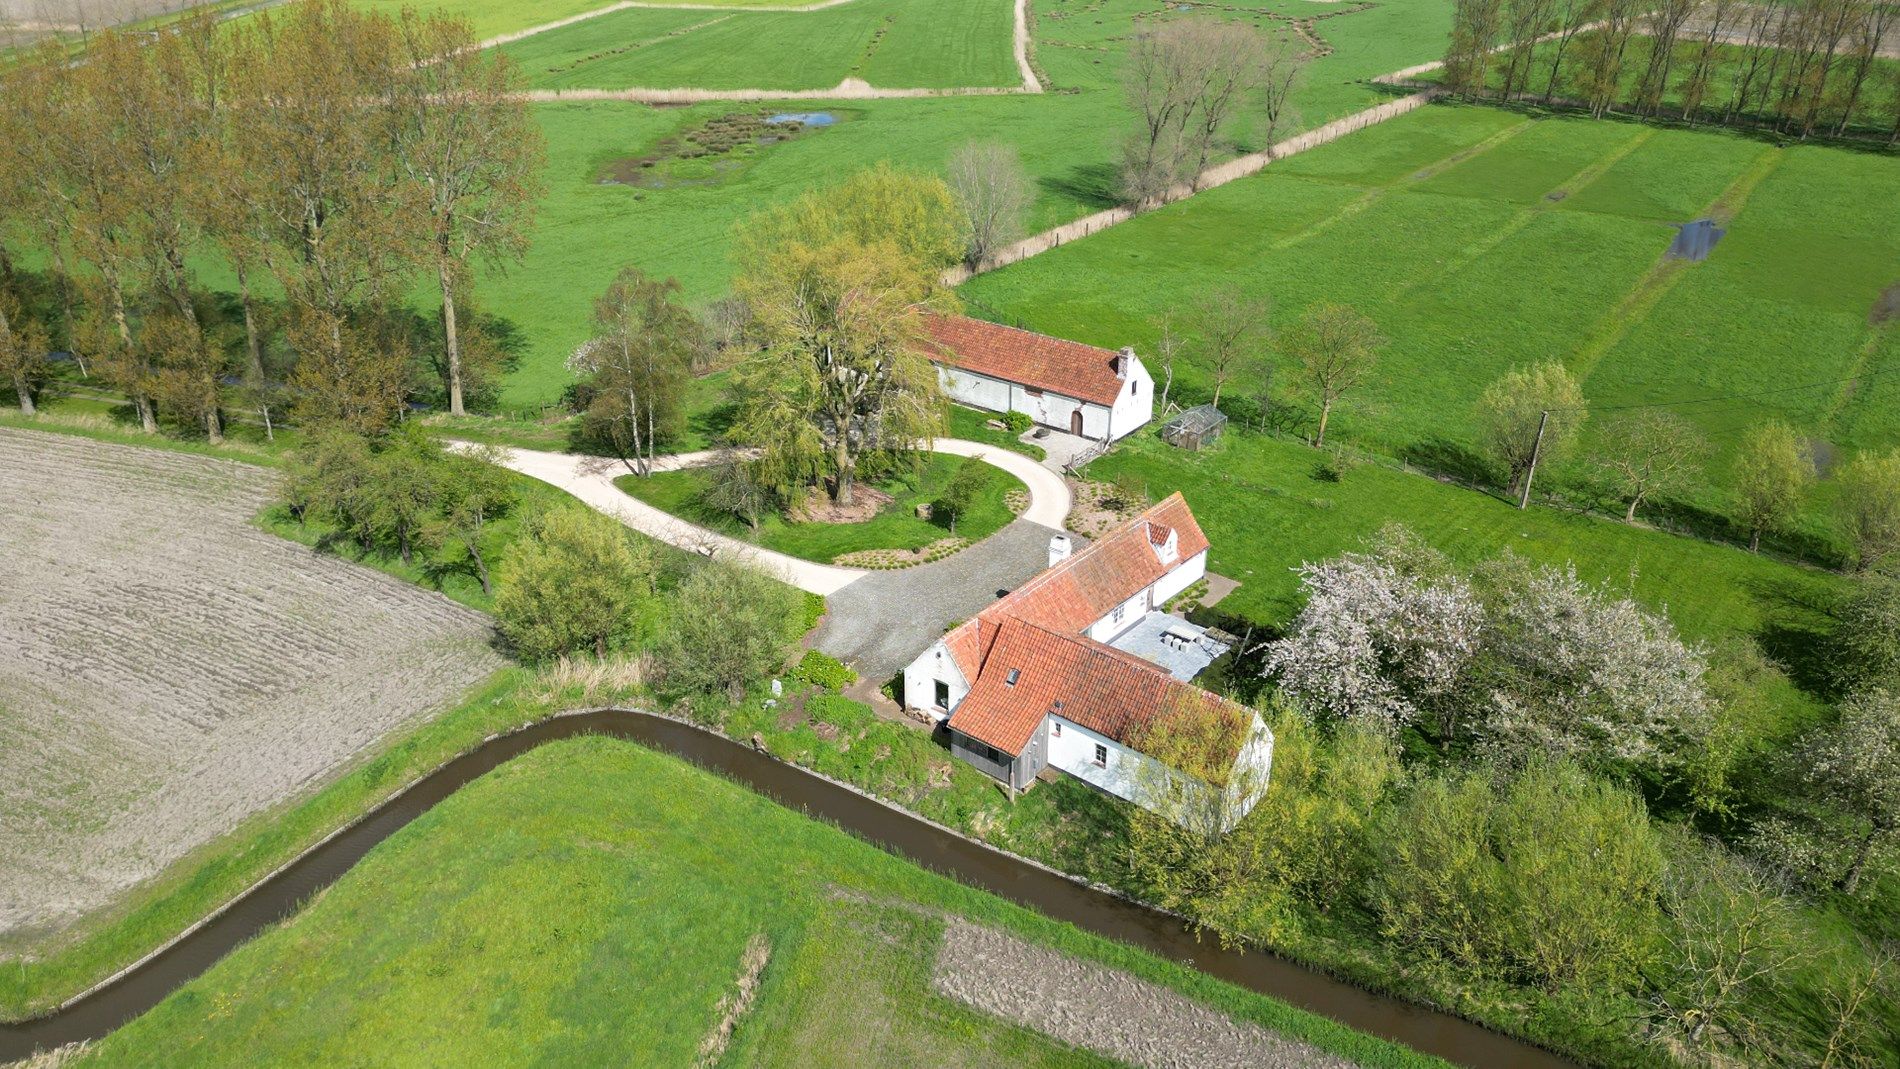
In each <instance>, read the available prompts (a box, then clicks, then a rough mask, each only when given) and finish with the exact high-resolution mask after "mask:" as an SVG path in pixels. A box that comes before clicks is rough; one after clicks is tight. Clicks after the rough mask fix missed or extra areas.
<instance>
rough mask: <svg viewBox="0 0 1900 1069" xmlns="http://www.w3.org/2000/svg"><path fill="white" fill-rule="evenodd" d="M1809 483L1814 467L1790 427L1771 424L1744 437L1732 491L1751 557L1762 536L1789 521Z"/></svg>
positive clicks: (1784, 424) (1780, 527) (1781, 424)
mask: <svg viewBox="0 0 1900 1069" xmlns="http://www.w3.org/2000/svg"><path fill="white" fill-rule="evenodd" d="M1813 483H1814V461H1813V459H1812V458H1811V457H1809V455H1808V452H1807V449H1806V448H1805V447H1804V446H1803V445H1802V444H1801V439H1800V437H1799V436H1798V435H1796V434H1795V432H1794V428H1793V427H1790V426H1788V424H1786V423H1784V422H1782V421H1780V420H1772V421H1770V422H1768V423H1764V424H1762V425H1760V426H1758V427H1756V428H1754V429H1753V430H1750V431H1749V432H1748V436H1747V437H1745V438H1743V439H1742V448H1741V452H1740V455H1739V456H1737V457H1736V460H1735V489H1736V492H1737V493H1739V494H1740V495H1741V499H1742V507H1741V519H1742V523H1743V524H1744V525H1745V526H1746V527H1747V528H1748V550H1749V552H1751V553H1756V552H1760V550H1761V536H1762V535H1764V534H1767V533H1770V532H1774V531H1781V530H1784V529H1785V528H1786V527H1787V526H1788V524H1789V523H1790V522H1791V521H1793V519H1794V517H1795V513H1796V512H1797V511H1798V510H1799V509H1800V507H1801V501H1802V499H1803V498H1805V497H1806V496H1807V493H1808V488H1809V487H1810V486H1811V485H1813Z"/></svg>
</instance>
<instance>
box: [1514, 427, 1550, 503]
mask: <svg viewBox="0 0 1900 1069" xmlns="http://www.w3.org/2000/svg"><path fill="white" fill-rule="evenodd" d="M1549 423H1550V409H1548V408H1546V409H1544V411H1543V413H1542V414H1540V415H1539V416H1538V417H1537V440H1536V441H1535V442H1532V443H1531V466H1530V468H1529V469H1528V470H1526V471H1525V472H1524V493H1523V494H1522V495H1520V496H1519V497H1518V499H1517V507H1518V511H1520V512H1521V511H1523V510H1524V509H1527V508H1530V507H1531V480H1532V479H1535V478H1537V458H1538V457H1539V456H1540V455H1542V454H1543V452H1544V427H1545V426H1546V425H1548V424H1549Z"/></svg>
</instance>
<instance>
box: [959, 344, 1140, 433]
mask: <svg viewBox="0 0 1900 1069" xmlns="http://www.w3.org/2000/svg"><path fill="white" fill-rule="evenodd" d="M925 330H926V335H927V338H928V341H929V346H928V348H929V352H930V358H931V362H932V363H934V364H936V365H937V374H938V378H939V380H940V381H941V382H942V384H943V392H944V393H945V394H946V395H948V396H949V397H950V399H951V400H953V401H957V402H959V403H961V404H965V405H969V406H970V407H972V408H981V409H985V410H988V411H990V412H1021V413H1022V414H1024V415H1026V416H1028V417H1029V418H1030V419H1031V420H1034V421H1035V422H1036V423H1038V424H1041V425H1042V426H1045V427H1054V428H1055V429H1056V430H1059V431H1068V432H1069V433H1070V434H1075V435H1080V436H1081V437H1084V438H1089V439H1093V440H1095V441H1098V442H1112V441H1115V440H1117V439H1119V438H1123V437H1126V436H1127V435H1129V434H1131V433H1133V432H1134V431H1135V430H1136V429H1137V428H1139V427H1141V426H1142V425H1144V424H1146V423H1147V422H1148V421H1149V420H1150V419H1153V418H1154V404H1155V396H1154V395H1155V388H1154V378H1153V377H1152V376H1150V375H1149V374H1148V369H1147V368H1146V367H1145V366H1143V365H1142V362H1141V358H1140V357H1138V356H1136V355H1135V351H1134V350H1133V349H1122V350H1120V351H1119V352H1117V351H1116V350H1113V349H1099V348H1096V347H1095V346H1093V345H1083V344H1082V343H1081V342H1073V341H1067V340H1064V339H1062V338H1051V337H1049V336H1048V335H1046V334H1037V333H1035V332H1034V331H1028V330H1020V329H1018V328H1016V327H1005V326H1002V325H1000V324H997V323H987V322H984V321H983V320H981V319H971V318H969V317H967V316H951V315H934V314H933V315H930V316H929V317H928V318H927V320H926V322H925Z"/></svg>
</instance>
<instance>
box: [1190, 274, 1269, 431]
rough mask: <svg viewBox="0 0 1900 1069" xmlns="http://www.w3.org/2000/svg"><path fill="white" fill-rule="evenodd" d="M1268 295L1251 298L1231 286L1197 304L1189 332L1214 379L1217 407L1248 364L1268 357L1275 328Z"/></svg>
mask: <svg viewBox="0 0 1900 1069" xmlns="http://www.w3.org/2000/svg"><path fill="white" fill-rule="evenodd" d="M1268 308H1269V306H1268V302H1267V299H1266V298H1265V297H1250V296H1248V295H1246V294H1244V293H1242V292H1241V291H1240V290H1238V289H1235V288H1234V287H1232V286H1223V287H1221V288H1219V289H1216V290H1214V291H1213V292H1211V293H1209V294H1208V295H1207V296H1206V297H1204V298H1202V299H1201V301H1200V302H1199V303H1198V304H1196V305H1195V306H1194V310H1193V312H1192V320H1191V321H1190V323H1189V333H1190V335H1191V336H1192V337H1193V339H1194V349H1193V351H1194V353H1195V354H1196V355H1197V356H1198V357H1199V359H1200V363H1201V365H1202V366H1203V367H1204V368H1206V370H1207V376H1208V378H1210V379H1212V380H1213V382H1214V398H1213V403H1214V407H1216V408H1218V407H1220V395H1221V391H1222V390H1224V389H1225V388H1226V386H1227V384H1228V383H1229V382H1231V381H1233V379H1234V378H1235V377H1236V376H1238V375H1240V374H1241V372H1242V371H1243V370H1244V369H1245V368H1246V367H1247V365H1248V364H1250V363H1253V362H1256V361H1259V360H1262V359H1264V358H1265V351H1266V348H1267V346H1268V344H1269V343H1270V342H1271V341H1272V338H1273V330H1272V327H1271V326H1270V325H1269V324H1268V322H1267V313H1268Z"/></svg>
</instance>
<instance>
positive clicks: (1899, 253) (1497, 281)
mask: <svg viewBox="0 0 1900 1069" xmlns="http://www.w3.org/2000/svg"><path fill="white" fill-rule="evenodd" d="M1896 197H1900V157H1896V156H1894V155H1890V154H1877V153H1863V152H1857V151H1851V150H1847V149H1841V148H1832V147H1824V146H1820V145H1794V146H1790V147H1786V148H1781V147H1776V146H1774V145H1773V144H1770V143H1767V142H1763V141H1761V140H1757V139H1753V138H1750V137H1745V136H1740V135H1735V134H1730V133H1718V132H1704V131H1689V130H1682V129H1664V128H1658V127H1655V126H1648V125H1641V124H1637V123H1628V122H1616V121H1604V122H1592V121H1589V120H1586V119H1582V118H1569V117H1549V116H1545V115H1541V114H1539V113H1535V112H1526V111H1521V110H1507V109H1499V108H1488V107H1472V106H1457V105H1450V104H1443V105H1437V106H1434V107H1431V108H1427V109H1424V110H1423V111H1420V112H1416V113H1414V114H1412V115H1409V116H1406V117H1403V118H1401V119H1398V120H1394V121H1392V122H1389V123H1386V124H1384V125H1382V126H1378V127H1374V128H1371V129H1368V130H1364V131H1360V132H1358V133H1356V134H1353V135H1352V136H1351V137H1348V138H1345V139H1343V140H1341V141H1339V142H1336V143H1334V144H1332V145H1329V146H1326V147H1323V148H1320V149H1316V150H1314V151H1312V152H1310V153H1306V154H1303V155H1300V156H1295V157H1292V158H1289V159H1287V160H1284V161H1281V162H1279V163H1276V164H1274V165H1273V166H1272V167H1270V168H1268V169H1267V170H1266V171H1265V172H1264V173H1263V174H1261V175H1259V176H1257V177H1254V178H1250V179H1247V180H1244V181H1241V182H1236V183H1233V184H1231V185H1227V186H1223V187H1221V188H1219V189H1215V190H1212V191H1209V192H1207V193H1203V194H1201V195H1199V196H1196V197H1194V198H1192V199H1190V200H1189V201H1187V202H1185V203H1182V204H1178V205H1174V206H1171V207H1169V208H1166V209H1163V210H1161V211H1158V212H1155V213H1153V214H1150V215H1148V216H1145V217H1143V218H1140V219H1137V220H1135V221H1134V222H1131V223H1129V224H1126V225H1124V226H1120V227H1115V228H1113V229H1111V230H1109V231H1108V232H1106V233H1103V234H1100V235H1096V236H1094V237H1090V238H1088V239H1086V240H1083V241H1080V242H1075V243H1072V244H1069V245H1066V246H1063V247H1062V248H1059V249H1056V250H1054V251H1052V252H1050V253H1047V254H1045V255H1042V256H1039V257H1036V258H1034V259H1032V260H1030V261H1027V262H1025V263H1022V264H1019V265H1016V266H1014V267H1010V268H1006V269H1004V270H1002V271H998V272H994V273H992V274H988V275H984V276H981V277H979V278H977V279H975V280H973V281H972V282H970V283H968V284H967V285H966V286H964V287H963V291H962V292H963V295H964V297H965V298H966V300H967V301H968V303H969V304H970V305H971V306H972V307H973V308H974V309H976V310H977V311H978V312H980V313H981V314H985V315H989V316H992V317H995V318H1000V319H1003V320H1006V321H1010V322H1016V323H1021V324H1023V325H1025V326H1029V327H1031V328H1034V329H1038V330H1045V331H1048V332H1050V333H1054V334H1059V335H1062V336H1065V337H1072V338H1076V339H1079V340H1083V341H1088V342H1093V343H1096V344H1102V345H1115V346H1120V345H1129V344H1133V345H1135V346H1136V347H1137V348H1141V349H1144V350H1146V351H1152V346H1153V343H1154V341H1155V339H1156V337H1157V335H1158V331H1159V325H1160V321H1161V318H1162V315H1163V314H1164V313H1165V312H1167V311H1169V310H1173V311H1175V312H1176V313H1177V315H1179V313H1181V312H1182V311H1183V310H1184V309H1186V308H1188V307H1190V306H1191V305H1192V303H1193V301H1194V300H1195V298H1196V297H1197V296H1198V295H1199V294H1200V293H1202V292H1204V291H1205V290H1206V289H1207V288H1209V287H1210V286H1214V285H1218V284H1231V285H1235V286H1238V287H1240V288H1242V289H1244V290H1245V291H1247V292H1250V293H1252V294H1254V295H1258V296H1263V297H1266V298H1268V299H1270V300H1271V301H1272V302H1273V304H1274V309H1273V319H1274V321H1275V322H1276V323H1277V324H1280V325H1285V324H1286V323H1288V322H1290V321H1291V320H1292V319H1294V318H1295V317H1296V316H1297V315H1298V314H1299V313H1300V312H1301V311H1302V310H1303V309H1304V308H1306V307H1307V306H1308V305H1310V304H1313V303H1314V302H1316V301H1319V300H1322V299H1327V300H1336V301H1344V302H1346V303H1349V304H1351V305H1353V306H1355V307H1357V308H1358V309H1360V310H1361V311H1363V312H1365V313H1366V314H1367V315H1369V316H1371V317H1372V318H1373V319H1374V320H1375V321H1377V323H1378V324H1379V326H1380V327H1381V329H1382V330H1383V331H1384V333H1386V334H1387V335H1388V336H1389V337H1390V338H1391V339H1392V344H1391V346H1390V348H1389V349H1388V350H1387V351H1386V353H1385V355H1384V357H1383V359H1382V362H1381V364H1380V366H1379V367H1378V369H1377V370H1376V372H1375V373H1374V375H1373V377H1372V380H1371V382H1370V384H1369V385H1368V386H1367V387H1366V388H1364V389H1363V390H1361V391H1360V393H1359V395H1358V396H1357V397H1356V398H1354V399H1353V400H1352V401H1351V402H1350V407H1349V409H1348V410H1347V411H1346V412H1344V413H1336V414H1335V421H1334V427H1336V428H1338V431H1339V433H1341V434H1342V435H1344V436H1346V437H1349V438H1351V439H1354V440H1356V441H1358V442H1361V443H1364V444H1368V445H1371V446H1374V447H1377V448H1381V449H1385V450H1389V451H1392V452H1395V453H1399V454H1403V455H1420V456H1425V457H1433V456H1445V455H1454V456H1455V455H1458V454H1462V453H1464V452H1465V451H1466V450H1467V449H1468V448H1469V447H1470V445H1471V443H1472V442H1473V440H1474V437H1475V434H1474V426H1473V421H1472V416H1471V405H1472V402H1473V401H1474V400H1475V399H1476V397H1477V395H1478V393H1479V392H1480V391H1481V390H1482V389H1483V388H1484V387H1485V386H1486V385H1487V384H1489V383H1490V382H1491V381H1492V380H1494V379H1495V378H1496V377H1497V376H1498V375H1499V374H1501V373H1502V372H1504V371H1505V370H1507V369H1508V368H1510V367H1512V366H1516V365H1521V364H1525V363H1528V362H1531V361H1535V360H1543V359H1549V358H1557V359H1560V360H1562V361H1564V362H1565V363H1566V364H1567V365H1568V366H1569V368H1570V369H1571V370H1572V372H1573V373H1575V374H1576V375H1577V376H1579V377H1580V378H1581V379H1582V380H1583V382H1584V388H1585V393H1586V396H1587V397H1588V399H1589V401H1590V402H1591V403H1592V404H1593V405H1595V406H1600V407H1602V408H1606V409H1607V408H1609V407H1612V406H1618V405H1631V404H1639V403H1648V402H1656V401H1665V400H1678V399H1699V398H1708V397H1713V396H1718V395H1727V394H1732V393H1749V394H1755V395H1759V396H1752V397H1749V398H1746V399H1738V400H1728V401H1723V402H1719V403H1702V404H1689V405H1683V406H1681V407H1679V408H1678V409H1677V411H1678V412H1679V413H1680V414H1682V415H1684V416H1686V417H1688V418H1690V419H1692V420H1694V421H1695V422H1696V423H1697V424H1698V425H1699V426H1700V427H1701V428H1702V430H1703V431H1704V432H1705V433H1706V434H1707V435H1708V436H1709V437H1710V438H1711V439H1712V441H1713V442H1714V443H1715V444H1716V446H1717V447H1718V451H1719V450H1720V449H1721V447H1724V446H1731V445H1732V444H1733V443H1734V442H1735V440H1736V439H1737V437H1738V436H1739V434H1740V433H1741V432H1743V431H1744V430H1746V429H1747V428H1748V427H1749V426H1751V425H1753V424H1754V423H1755V422H1757V421H1759V420H1761V419H1763V418H1766V417H1770V416H1779V417H1782V418H1786V419H1788V420H1790V421H1792V422H1793V423H1795V424H1796V426H1798V427H1800V428H1803V429H1804V430H1805V432H1806V433H1808V434H1809V435H1811V436H1812V437H1814V438H1815V439H1818V440H1821V441H1825V442H1829V443H1833V444H1834V445H1838V446H1850V447H1858V446H1875V445H1884V444H1890V443H1892V442H1893V441H1895V440H1896V438H1900V406H1896V405H1895V403H1894V402H1895V400H1896V396H1897V394H1896V386H1895V383H1894V381H1893V379H1894V376H1893V375H1892V374H1891V373H1892V372H1894V371H1900V330H1897V329H1895V328H1894V327H1893V326H1891V325H1888V326H1877V325H1873V324H1871V323H1870V315H1869V312H1870V309H1871V308H1872V307H1873V306H1874V303H1875V301H1876V299H1877V298H1878V296H1879V294H1880V292H1881V290H1882V289H1883V288H1884V287H1886V286H1888V285H1890V284H1893V283H1895V282H1900V213H1895V212H1893V211H1892V206H1893V204H1894V203H1895V200H1896ZM1709 214H1713V215H1715V216H1716V217H1717V218H1719V219H1721V220H1723V221H1725V224H1726V225H1727V227H1728V230H1729V233H1728V236H1727V237H1725V238H1724V239H1723V241H1722V243H1721V244H1720V245H1718V246H1717V247H1716V249H1715V251H1714V253H1713V254H1712V255H1711V256H1710V257H1709V259H1708V260H1707V261H1706V262H1703V263H1700V264H1690V263H1686V262H1682V261H1674V262H1665V261H1663V260H1662V258H1661V257H1662V253H1663V250H1664V249H1665V248H1666V247H1667V245H1668V243H1669V241H1670V239H1671V237H1672V236H1673V234H1674V231H1673V229H1672V228H1671V227H1670V225H1669V224H1670V223H1671V222H1683V221H1687V220H1689V219H1693V218H1697V217H1700V216H1703V215H1709ZM1178 322H1179V320H1177V323H1178ZM1863 374H1864V375H1869V376H1881V377H1874V378H1871V379H1869V380H1866V385H1864V386H1863V388H1861V389H1859V390H1853V389H1849V388H1847V387H1846V386H1845V385H1844V384H1843V383H1842V382H1841V381H1840V380H1842V379H1845V378H1848V377H1850V376H1855V375H1863ZM1282 375H1283V377H1282V383H1285V382H1286V381H1288V379H1289V378H1290V375H1291V372H1290V371H1283V372H1282ZM1817 382H1819V383H1824V385H1822V386H1819V387H1813V388H1809V387H1808V384H1812V383H1817ZM1177 384H1178V386H1179V387H1180V392H1179V396H1181V397H1182V398H1183V400H1184V401H1185V400H1192V399H1194V398H1196V397H1204V396H1205V394H1206V393H1207V392H1208V390H1209V387H1208V384H1207V379H1206V375H1205V369H1203V368H1202V367H1200V366H1199V365H1198V364H1197V363H1196V362H1195V361H1194V360H1193V359H1192V357H1191V356H1190V358H1189V359H1188V360H1187V361H1186V366H1185V367H1183V368H1181V369H1178V371H1177ZM1605 422H1606V421H1604V420H1600V419H1599V420H1597V421H1596V424H1597V426H1598V427H1601V426H1602V425H1603V424H1604V423H1605ZM1598 433H1601V432H1600V431H1599V432H1598ZM1588 439H1589V435H1588V434H1586V443H1587V441H1588ZM1713 475H1714V479H1715V481H1716V483H1717V484H1718V485H1719V484H1720V483H1721V482H1723V472H1722V470H1721V465H1720V464H1719V463H1718V465H1717V466H1716V471H1715V472H1714V473H1713Z"/></svg>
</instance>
